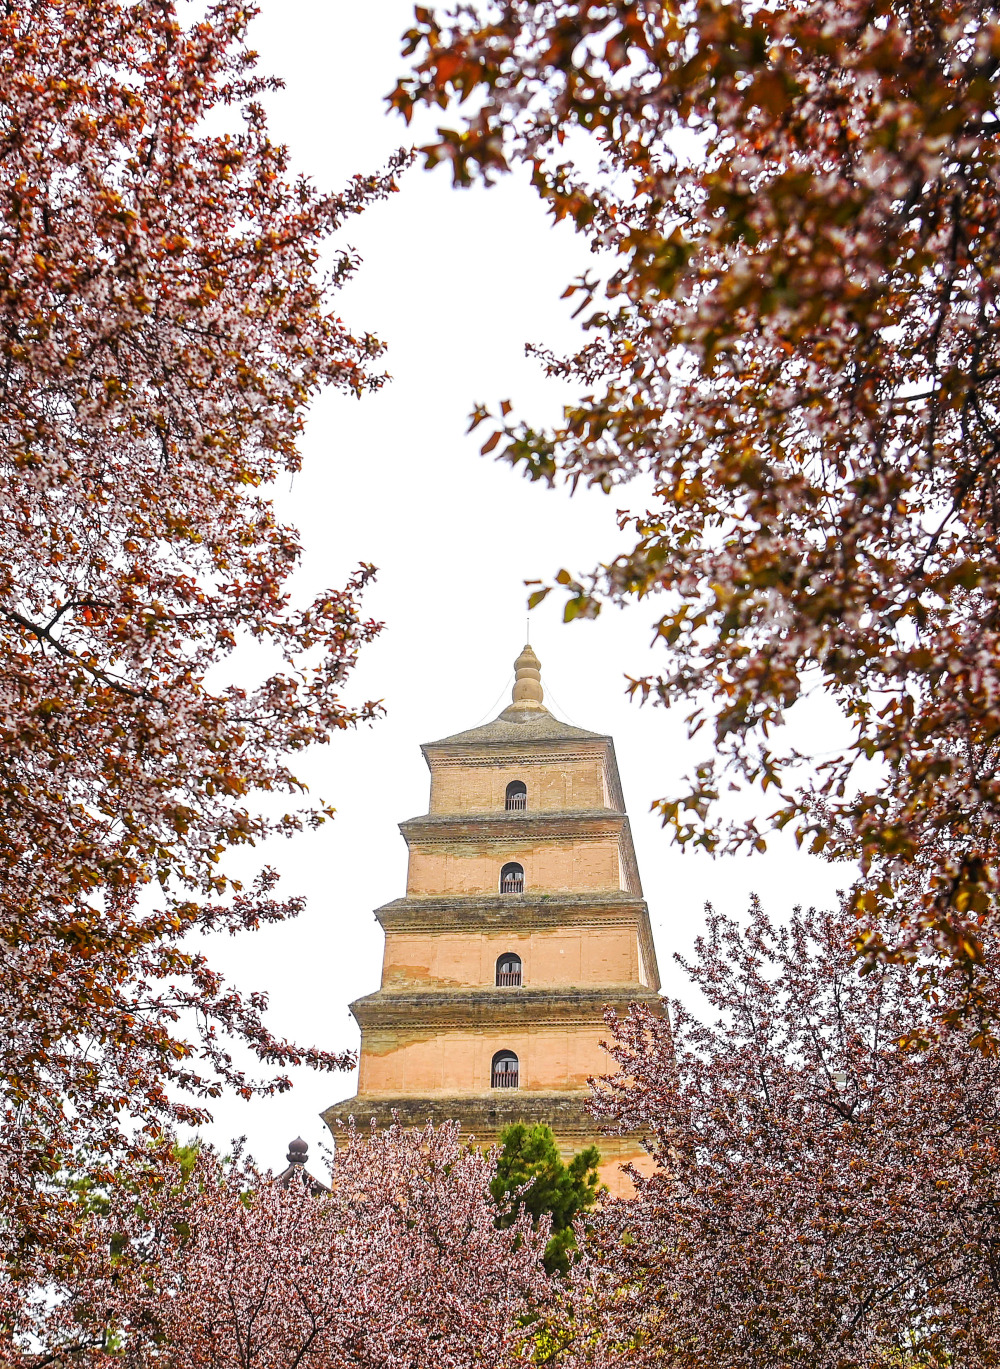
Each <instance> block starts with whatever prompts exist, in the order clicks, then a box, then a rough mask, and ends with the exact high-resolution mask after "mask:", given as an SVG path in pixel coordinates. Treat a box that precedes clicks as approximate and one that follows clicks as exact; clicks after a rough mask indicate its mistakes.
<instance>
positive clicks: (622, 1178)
mask: <svg viewBox="0 0 1000 1369" xmlns="http://www.w3.org/2000/svg"><path fill="white" fill-rule="evenodd" d="M589 1096H590V1095H589V1093H568V1092H562V1093H541V1092H534V1091H530V1090H527V1089H510V1090H506V1091H500V1090H497V1091H496V1092H490V1093H488V1094H436V1095H429V1094H428V1095H425V1096H424V1097H422V1098H413V1097H402V1098H401V1097H388V1096H385V1097H383V1096H379V1095H375V1094H360V1095H358V1096H356V1097H354V1098H347V1099H345V1100H344V1102H342V1103H334V1105H333V1106H332V1107H329V1108H327V1109H326V1111H325V1112H323V1113H321V1114H320V1115H321V1116H322V1118H323V1121H324V1122H325V1123H326V1124H327V1126H328V1127H329V1128H330V1131H331V1132H332V1133H333V1136H334V1139H335V1140H336V1138H337V1131H338V1127H339V1126H346V1125H347V1123H348V1121H349V1120H350V1119H352V1118H353V1119H354V1121H355V1123H356V1124H357V1126H358V1129H359V1131H365V1130H367V1129H368V1127H369V1126H370V1125H372V1124H373V1123H374V1125H375V1126H376V1127H378V1128H385V1127H389V1126H391V1125H392V1124H393V1122H394V1121H395V1122H397V1123H398V1124H399V1125H400V1126H403V1127H423V1126H426V1125H427V1123H428V1122H433V1123H434V1125H435V1126H438V1125H440V1123H442V1122H445V1121H457V1122H459V1123H460V1124H461V1127H462V1131H463V1133H464V1134H465V1135H466V1136H468V1138H469V1140H470V1141H477V1142H479V1143H480V1144H482V1145H484V1146H491V1145H494V1144H495V1143H496V1141H497V1138H498V1136H499V1134H500V1132H501V1131H502V1130H503V1128H504V1127H507V1126H510V1125H511V1124H512V1123H514V1122H524V1123H526V1124H528V1125H532V1124H535V1123H538V1122H543V1123H545V1124H546V1125H547V1126H550V1127H551V1128H552V1132H553V1135H554V1136H555V1141H556V1145H557V1146H558V1148H559V1154H560V1155H561V1156H562V1158H563V1160H569V1159H570V1158H571V1157H572V1156H573V1155H576V1154H577V1153H578V1152H579V1151H581V1150H583V1149H584V1147H586V1146H589V1145H595V1146H597V1148H598V1150H599V1151H600V1152H601V1161H600V1164H599V1165H598V1173H599V1174H600V1178H601V1182H602V1183H603V1184H606V1185H607V1188H608V1190H609V1192H610V1193H611V1194H612V1196H613V1197H616V1198H627V1197H630V1196H631V1195H632V1193H633V1192H634V1189H633V1186H632V1182H631V1180H630V1179H629V1178H628V1176H627V1175H626V1174H624V1173H623V1172H622V1169H621V1166H622V1165H626V1164H631V1165H634V1166H635V1168H636V1169H637V1170H639V1172H640V1173H643V1174H648V1173H650V1172H651V1170H652V1162H651V1160H650V1157H649V1155H648V1153H647V1152H646V1151H645V1150H644V1149H643V1147H642V1143H641V1141H640V1140H639V1138H638V1137H635V1136H600V1135H598V1134H596V1127H595V1125H594V1119H593V1117H591V1115H590V1113H589V1112H588V1111H587V1108H586V1101H587V1099H588V1098H589Z"/></svg>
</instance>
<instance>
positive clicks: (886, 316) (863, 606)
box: [391, 0, 1000, 1009]
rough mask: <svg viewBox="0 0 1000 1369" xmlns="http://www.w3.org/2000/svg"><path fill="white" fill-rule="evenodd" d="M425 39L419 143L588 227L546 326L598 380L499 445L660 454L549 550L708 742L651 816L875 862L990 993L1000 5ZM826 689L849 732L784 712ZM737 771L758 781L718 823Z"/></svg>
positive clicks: (625, 455) (484, 8)
mask: <svg viewBox="0 0 1000 1369" xmlns="http://www.w3.org/2000/svg"><path fill="white" fill-rule="evenodd" d="M405 48H406V51H407V53H409V54H411V55H412V59H413V61H412V67H411V69H410V71H409V72H408V73H407V74H406V75H405V76H404V77H403V79H402V80H401V81H400V83H399V85H398V87H397V89H396V90H395V91H394V93H393V95H392V97H391V100H392V103H393V104H394V105H395V106H396V107H397V108H399V109H400V110H402V111H403V112H404V113H405V114H407V116H409V115H410V113H411V112H412V111H413V109H414V108H415V107H416V106H417V105H419V104H421V103H423V104H428V105H432V106H440V107H441V108H442V109H443V110H445V111H446V113H447V114H448V115H450V116H451V117H450V120H449V121H448V122H447V124H446V126H445V127H443V128H442V129H441V130H440V133H439V137H438V139H437V140H436V141H435V142H434V143H433V144H431V145H430V146H429V147H428V148H426V149H425V151H426V154H427V159H428V161H429V162H430V163H431V164H433V163H435V162H440V161H442V160H444V161H446V162H448V163H449V164H450V165H451V166H452V168H453V171H454V176H455V179H456V181H457V182H459V183H461V184H468V183H470V182H471V181H473V180H476V179H479V180H485V181H489V180H490V179H492V178H493V177H495V176H496V175H497V174H499V173H502V172H504V171H507V170H508V169H510V168H512V167H514V166H516V165H518V164H521V165H523V166H524V167H525V168H527V170H528V171H529V173H530V177H531V183H532V185H533V186H534V188H535V189H536V191H537V192H538V194H539V196H540V197H541V198H542V200H543V202H544V203H545V204H546V205H547V206H548V207H549V209H550V210H551V212H552V214H553V216H554V217H555V218H556V219H567V220H569V221H571V222H573V223H574V224H575V225H576V227H577V228H578V229H579V230H580V232H581V233H583V234H584V235H585V236H586V238H587V239H588V241H589V242H590V244H591V246H592V248H593V250H594V252H595V262H594V268H593V270H592V271H591V272H589V273H587V275H586V276H585V277H583V278H581V279H580V280H578V281H576V282H574V283H572V284H571V285H570V286H569V288H568V290H567V294H570V295H573V296H575V298H576V299H577V300H578V301H580V306H581V309H582V310H583V311H584V316H585V323H586V325H587V327H588V329H589V330H590V338H589V340H588V341H587V342H586V345H585V346H583V347H582V349H581V350H580V351H579V352H578V354H577V355H575V356H572V357H569V358H559V357H555V356H552V355H550V354H548V353H545V352H544V351H542V352H541V354H540V355H541V358H542V361H543V362H544V364H545V365H546V366H547V367H548V369H549V371H550V372H552V373H555V374H558V375H560V376H562V377H564V378H567V379H569V380H571V381H575V382H576V384H577V386H578V390H579V394H580V398H579V401H578V402H576V403H574V404H573V405H571V406H570V407H569V408H568V409H567V411H566V414H565V421H564V422H563V423H562V424H561V425H559V426H557V427H556V428H554V429H552V430H551V431H541V430H538V429H537V428H533V427H532V426H530V424H527V423H518V422H516V421H515V420H514V418H513V417H510V416H508V415H509V405H506V404H505V405H504V406H503V412H504V417H503V418H501V417H500V416H499V415H497V418H498V422H497V424H496V426H495V428H494V432H493V433H492V435H491V436H490V437H489V438H488V440H487V442H486V444H485V446H484V448H483V450H484V451H490V450H494V449H496V450H498V452H499V454H501V455H503V456H504V457H506V459H508V460H509V461H511V462H513V463H515V464H517V465H519V466H521V468H522V469H523V470H524V471H525V473H526V474H528V475H529V476H531V477H532V478H533V479H539V478H541V479H546V480H550V481H552V480H556V479H560V478H561V479H566V480H568V481H569V482H571V483H572V484H576V483H577V482H579V481H584V482H589V483H591V484H596V485H598V486H600V487H601V488H603V489H605V490H606V491H608V492H612V493H614V495H615V497H616V498H617V499H618V500H619V502H620V503H623V504H624V501H625V498H626V491H625V490H624V489H623V485H625V484H626V483H627V482H628V481H629V479H630V478H631V477H633V476H635V475H637V474H643V475H644V476H646V477H647V478H648V482H647V487H648V488H651V489H652V496H651V498H650V500H649V502H648V504H647V503H646V501H645V495H644V496H643V498H642V502H641V503H639V504H638V506H637V507H636V506H633V507H632V508H631V509H627V510H626V511H624V512H622V513H621V515H620V517H621V523H622V525H623V527H625V528H628V529H631V531H632V533H633V534H634V543H633V545H632V549H631V550H630V551H628V552H626V553H625V554H623V555H620V556H617V557H615V558H614V559H612V560H609V562H608V563H607V564H605V565H603V566H601V567H600V568H599V569H598V570H597V572H596V574H595V575H594V576H593V578H591V579H588V578H586V577H583V578H578V576H577V574H576V573H573V574H571V573H570V572H569V571H566V570H563V571H562V572H560V574H559V575H558V576H557V579H558V580H559V581H560V582H561V583H562V584H563V585H564V586H566V588H567V592H568V595H569V598H568V601H567V604H566V616H567V617H572V616H577V615H592V614H594V613H596V612H597V611H598V610H599V607H600V605H601V603H602V602H603V601H606V600H608V599H610V600H612V601H614V600H619V601H620V600H629V599H632V598H646V597H650V599H651V602H657V603H658V605H659V611H658V614H657V619H656V625H655V633H656V638H657V641H658V643H659V645H660V647H661V648H662V650H663V653H664V655H663V659H662V664H661V665H660V666H659V667H658V669H657V670H656V672H655V673H654V674H652V675H650V676H648V677H646V678H643V679H637V680H635V681H634V682H633V686H634V688H635V689H636V690H637V691H639V692H640V693H641V694H642V695H644V696H645V695H650V696H652V697H653V698H654V699H658V700H661V701H663V702H666V703H668V704H673V703H675V702H677V701H687V702H688V704H689V705H690V711H689V722H690V726H691V729H692V731H693V732H697V731H699V730H700V729H701V728H702V727H704V726H708V727H709V728H710V729H711V730H712V731H713V732H714V741H715V749H714V752H713V754H712V755H709V756H707V757H706V758H705V759H704V761H703V762H702V763H701V764H699V765H697V766H696V767H695V769H694V771H693V773H692V777H691V784H690V787H689V788H688V789H687V791H686V792H683V793H680V794H678V795H672V796H668V797H666V798H664V799H663V801H662V802H661V803H660V804H659V807H660V810H661V812H662V815H663V819H664V822H665V823H666V824H667V825H668V826H669V827H670V828H671V829H672V830H673V832H674V834H675V835H676V837H677V838H678V839H679V840H681V841H695V842H698V843H701V844H702V845H703V846H705V847H706V848H708V849H710V850H713V851H730V852H732V851H740V850H747V849H760V848H761V847H762V846H763V845H764V844H765V842H766V840H767V835H768V832H769V831H770V830H773V829H774V828H782V827H790V828H791V829H792V830H793V831H794V832H795V833H796V835H797V837H798V839H799V840H800V841H802V842H804V843H806V845H807V846H808V847H809V848H810V849H811V850H813V851H814V852H817V853H822V854H823V855H825V856H828V857H831V858H833V859H849V860H856V861H859V862H860V863H861V866H862V869H863V872H864V876H865V878H864V879H863V881H862V882H861V884H860V885H859V887H858V888H857V890H856V894H855V898H856V903H857V906H858V909H859V911H861V912H864V913H865V914H867V915H869V917H870V918H871V925H870V929H869V930H870V935H869V940H868V948H869V951H870V952H871V955H872V957H873V958H874V957H876V956H878V955H880V954H886V953H889V952H898V953H900V954H902V955H904V956H906V955H909V954H912V953H915V951H916V948H917V947H922V948H924V949H926V948H928V947H931V946H933V947H934V948H935V949H936V950H937V951H938V952H940V954H941V956H942V958H943V963H945V964H954V965H957V966H958V967H959V969H960V971H961V973H962V974H963V975H964V974H967V973H968V972H969V971H970V969H971V970H972V971H973V979H974V980H975V981H976V982H975V983H974V984H973V986H972V989H973V992H972V994H971V998H972V1000H973V1002H974V1003H975V1004H976V1006H977V1007H981V1006H982V1005H983V1004H984V1003H985V1002H986V1001H990V1002H992V1004H993V1006H994V1009H996V1008H997V1007H998V994H997V990H996V985H995V984H993V983H991V982H990V981H988V980H986V979H985V978H984V977H983V976H982V975H979V976H978V978H977V977H976V975H975V973H974V972H975V966H976V965H977V964H978V963H979V957H980V951H981V942H980V929H981V927H982V926H983V925H984V923H985V922H987V921H991V920H993V919H994V918H995V916H996V904H997V894H998V874H997V871H998V866H1000V861H998V853H1000V847H998V842H1000V821H998V818H1000V770H998V763H1000V748H998V743H997V739H998V737H1000V535H998V534H1000V526H998V508H1000V500H998V488H1000V487H998V471H1000V318H998V312H997V283H998V271H1000V237H998V234H1000V139H998V137H997V129H998V127H1000V108H998V82H997V72H998V63H1000V17H998V14H997V9H996V6H995V5H993V4H990V3H984V2H981V0H920V3H911V0H773V3H765V4H761V3H758V0H734V2H733V3H725V4H720V3H718V0H666V2H665V3H663V2H661V0H600V2H599V3H593V2H592V0H542V3H535V0H496V2H495V3H486V2H485V0H484V3H480V4H475V3H473V4H463V5H457V6H453V7H451V6H449V7H444V6H441V7H426V6H421V7H418V9H417V11H416V18H415V22H414V25H413V27H412V29H411V30H410V31H409V33H408V34H407V35H406V38H405ZM465 101H467V103H463V102H465ZM486 417H487V413H486V410H485V409H479V410H478V411H477V413H476V415H475V420H476V421H477V422H478V421H482V420H483V419H484V418H486ZM545 592H546V591H545V590H544V589H543V590H540V591H539V594H543V593H545ZM652 596H656V600H655V601H653V600H652ZM809 693H813V694H825V696H826V697H827V698H828V699H830V700H832V701H834V702H835V704H836V705H837V706H838V707H839V709H840V710H841V713H842V716H843V720H844V727H843V729H842V733H841V736H840V737H839V738H838V736H837V729H836V727H833V728H823V729H821V731H822V733H823V738H822V741H821V742H819V743H817V744H816V745H815V746H810V745H808V744H807V743H803V742H799V743H798V744H797V745H796V744H793V743H792V742H791V741H790V740H786V734H785V733H784V732H783V731H782V724H783V723H784V721H785V719H786V716H787V714H788V710H789V709H790V708H792V706H793V705H794V704H795V703H796V702H797V701H799V700H800V699H802V698H803V697H804V696H805V695H807V694H809ZM870 762H874V764H869V763H870ZM730 784H736V785H756V786H759V787H760V788H761V790H763V791H764V792H765V794H766V795H767V797H768V799H769V800H770V802H767V803H766V806H764V805H761V811H760V812H759V813H758V815H757V816H756V817H754V818H753V819H752V820H749V821H743V820H737V821H733V822H731V821H729V819H728V816H727V814H726V813H725V812H724V811H720V809H719V807H718V802H717V801H718V799H719V797H720V794H722V793H723V792H725V791H726V790H727V789H728V787H729V785H730ZM879 914H885V915H886V916H887V917H888V918H889V919H890V920H896V921H899V922H901V923H902V926H901V931H900V935H899V937H898V940H897V941H896V942H895V943H894V944H892V945H890V944H889V943H888V942H886V940H885V938H884V936H883V935H882V931H883V930H884V929H881V928H880V927H879V925H878V915H879Z"/></svg>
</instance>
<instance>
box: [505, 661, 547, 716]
mask: <svg viewBox="0 0 1000 1369" xmlns="http://www.w3.org/2000/svg"><path fill="white" fill-rule="evenodd" d="M541 671H542V666H541V662H540V661H539V659H538V657H537V656H536V655H535V653H534V652H533V651H532V649H531V647H530V645H527V646H525V648H524V650H523V651H522V652H521V654H520V656H518V658H517V660H516V661H515V662H514V694H513V702H512V703H511V704H510V705H509V706H508V707H507V708H506V709H505V710H504V712H505V713H510V712H512V711H514V710H516V711H517V712H518V713H546V712H548V710H547V709H546V707H545V705H544V704H543V703H542V700H543V699H544V698H545V695H544V693H543V692H542V675H541Z"/></svg>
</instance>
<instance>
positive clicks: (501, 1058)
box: [490, 1051, 517, 1089]
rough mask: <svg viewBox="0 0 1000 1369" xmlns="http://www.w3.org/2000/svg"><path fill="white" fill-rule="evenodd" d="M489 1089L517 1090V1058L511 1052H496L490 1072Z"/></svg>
mask: <svg viewBox="0 0 1000 1369" xmlns="http://www.w3.org/2000/svg"><path fill="white" fill-rule="evenodd" d="M490 1088H492V1089H516V1088H517V1056H516V1055H515V1054H514V1052H513V1051H497V1053H496V1055H494V1057H493V1068H492V1070H491V1071H490Z"/></svg>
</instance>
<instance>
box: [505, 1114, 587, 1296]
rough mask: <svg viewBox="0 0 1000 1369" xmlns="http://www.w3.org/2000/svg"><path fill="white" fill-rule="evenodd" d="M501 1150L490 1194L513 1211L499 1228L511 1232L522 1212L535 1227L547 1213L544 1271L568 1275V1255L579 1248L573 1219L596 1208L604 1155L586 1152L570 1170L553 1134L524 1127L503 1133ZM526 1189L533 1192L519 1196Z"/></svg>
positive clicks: (539, 1127)
mask: <svg viewBox="0 0 1000 1369" xmlns="http://www.w3.org/2000/svg"><path fill="white" fill-rule="evenodd" d="M500 1147H501V1149H500V1154H499V1155H498V1157H497V1172H496V1177H495V1178H494V1179H493V1181H492V1183H491V1184H490V1192H491V1193H492V1195H493V1198H494V1200H495V1201H496V1202H497V1203H504V1204H509V1209H508V1210H507V1211H506V1212H505V1213H504V1214H503V1215H502V1216H500V1217H498V1218H497V1225H498V1226H510V1225H511V1223H512V1222H513V1220H514V1218H515V1217H516V1215H517V1213H518V1212H519V1211H520V1210H521V1209H522V1208H526V1209H527V1211H528V1212H530V1213H531V1215H532V1217H534V1219H535V1220H536V1221H537V1220H538V1218H539V1217H541V1216H542V1214H543V1213H548V1214H549V1215H550V1216H551V1218H552V1235H551V1236H550V1238H549V1242H548V1244H547V1245H546V1247H545V1268H546V1269H547V1270H548V1271H549V1273H550V1274H552V1273H555V1272H556V1271H557V1270H558V1271H560V1272H561V1273H565V1272H566V1270H567V1269H568V1268H569V1252H570V1250H572V1249H573V1247H574V1245H575V1244H576V1241H575V1239H574V1236H573V1226H572V1223H573V1218H574V1217H576V1216H577V1215H578V1213H581V1212H586V1211H587V1210H588V1209H589V1208H591V1207H593V1205H594V1203H595V1202H596V1201H597V1197H598V1194H599V1193H600V1191H601V1189H600V1187H599V1182H598V1178H597V1166H598V1164H599V1163H600V1159H601V1155H600V1151H599V1150H598V1149H597V1147H596V1146H588V1147H587V1149H586V1150H581V1151H580V1153H579V1155H574V1156H573V1158H572V1159H571V1160H570V1162H569V1164H563V1162H562V1160H561V1159H560V1158H559V1151H558V1150H557V1149H556V1143H555V1138H554V1137H553V1135H552V1128H551V1127H547V1126H545V1125H543V1124H538V1125H537V1126H530V1127H529V1126H525V1124H524V1123H523V1122H514V1123H513V1124H512V1125H511V1126H509V1127H504V1129H503V1130H502V1131H501V1133H500ZM525 1184H528V1185H530V1186H529V1187H528V1188H526V1189H525V1191H524V1192H523V1193H522V1194H520V1195H519V1196H515V1195H516V1194H517V1190H518V1189H520V1188H522V1187H523V1186H524V1185H525Z"/></svg>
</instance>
